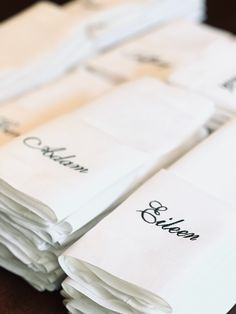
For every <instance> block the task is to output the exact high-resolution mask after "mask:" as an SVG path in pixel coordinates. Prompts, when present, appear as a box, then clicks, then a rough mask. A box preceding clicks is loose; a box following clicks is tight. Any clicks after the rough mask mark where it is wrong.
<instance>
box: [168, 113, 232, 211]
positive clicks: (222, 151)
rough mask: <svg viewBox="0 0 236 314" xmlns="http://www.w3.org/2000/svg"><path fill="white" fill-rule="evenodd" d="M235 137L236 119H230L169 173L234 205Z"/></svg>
mask: <svg viewBox="0 0 236 314" xmlns="http://www.w3.org/2000/svg"><path fill="white" fill-rule="evenodd" d="M235 137H236V120H235V119H233V120H232V121H231V122H229V123H227V124H226V125H225V126H223V127H221V128H220V129H219V130H218V131H217V132H215V133H213V134H212V135H211V136H210V137H208V138H207V139H206V140H205V141H203V142H202V143H201V144H199V145H198V146H196V147H195V148H194V149H193V150H192V151H191V152H189V153H188V154H186V155H185V156H184V157H182V158H181V159H180V160H179V161H178V162H176V163H175V164H174V165H173V166H172V167H171V170H172V171H173V172H175V173H176V174H177V175H178V176H181V177H182V178H184V179H186V180H188V181H189V182H191V183H193V184H194V185H196V186H201V188H202V189H204V190H205V191H206V192H208V193H209V194H212V195H215V196H217V197H218V198H221V199H222V200H224V201H225V202H229V203H231V204H233V205H234V206H236V194H235V182H236V170H235V167H234V160H235V158H236V151H235V149H234V142H235ZM206 173H207V175H206Z"/></svg>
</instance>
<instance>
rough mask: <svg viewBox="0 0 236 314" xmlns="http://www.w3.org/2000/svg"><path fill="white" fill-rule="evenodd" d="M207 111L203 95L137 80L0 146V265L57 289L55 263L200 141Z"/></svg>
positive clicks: (41, 286)
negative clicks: (60, 256)
mask: <svg viewBox="0 0 236 314" xmlns="http://www.w3.org/2000/svg"><path fill="white" fill-rule="evenodd" d="M213 109H214V108H213V104H212V102H211V101H210V100H208V99H205V98H203V97H202V96H198V95H195V94H194V93H191V92H186V91H185V90H182V89H179V88H176V87H171V86H168V85H166V84H164V83H162V82H160V81H158V80H156V79H152V78H143V79H140V80H138V81H135V82H131V83H126V84H124V85H122V86H120V87H117V88H115V89H114V90H112V91H111V92H109V93H107V94H106V95H104V96H102V97H100V98H99V99H98V100H94V101H93V102H90V103H89V104H87V105H86V106H83V107H81V108H79V109H77V110H76V111H74V112H72V113H68V114H65V115H63V116H62V117H59V118H57V119H55V120H52V121H51V122H50V123H47V124H44V125H43V126H41V127H39V128H35V129H34V130H32V131H31V132H28V133H25V134H23V135H22V136H19V137H18V138H17V139H15V140H12V141H11V142H10V143H8V144H6V145H3V146H2V148H1V154H0V164H1V167H0V189H1V194H0V216H1V220H0V225H1V228H0V243H1V246H2V249H1V253H0V254H1V258H0V265H1V266H3V267H5V268H6V269H9V270H10V271H12V272H14V273H16V274H18V275H20V276H22V277H23V278H25V279H26V280H27V281H28V282H30V283H31V284H32V285H33V286H34V287H36V288H37V289H39V290H44V289H48V290H54V289H56V288H57V287H58V285H59V283H60V282H61V280H62V278H63V272H62V270H61V269H60V267H59V265H58V260H57V257H58V256H59V255H60V254H61V253H62V252H63V251H64V250H65V249H66V248H67V247H68V246H69V245H70V244H71V243H73V242H74V241H75V240H76V239H78V238H79V237H80V236H81V235H83V234H84V233H85V232H87V231H88V230H89V229H90V228H91V227H92V226H93V225H94V224H95V223H97V222H98V221H99V220H100V219H101V218H103V217H104V216H105V215H106V214H107V213H108V212H109V211H110V210H112V209H113V208H114V207H115V206H117V205H118V204H119V203H120V202H122V201H123V200H124V199H125V198H126V197H127V196H128V195H129V194H130V193H131V192H132V191H133V190H134V189H136V188H137V187H138V186H139V185H140V184H141V183H142V182H143V181H144V180H145V179H147V178H148V177H150V176H151V175H152V174H153V173H155V172H156V171H158V170H159V169H161V168H162V167H164V166H167V165H169V164H171V163H172V162H173V161H175V160H176V158H178V157H179V156H180V155H182V154H183V153H185V152H186V151H187V150H188V149H190V148H191V147H192V146H193V145H195V144H196V143H197V142H199V141H200V140H201V139H202V138H203V137H204V136H205V135H206V133H205V131H204V125H205V124H206V123H207V121H208V119H209V118H210V117H211V116H212V114H213V111H214V110H213ZM90 249H91V250H93V246H91V248H90Z"/></svg>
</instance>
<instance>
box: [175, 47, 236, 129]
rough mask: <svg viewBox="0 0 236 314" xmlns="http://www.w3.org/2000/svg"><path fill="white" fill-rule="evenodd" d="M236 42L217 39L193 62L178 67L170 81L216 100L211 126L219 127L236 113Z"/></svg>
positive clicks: (212, 127) (213, 127)
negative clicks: (216, 41) (222, 41)
mask: <svg viewBox="0 0 236 314" xmlns="http://www.w3.org/2000/svg"><path fill="white" fill-rule="evenodd" d="M235 53H236V44H235V41H233V42H227V43H226V42H225V43H221V44H219V43H214V44H213V45H212V46H211V47H209V49H207V50H206V51H203V52H202V54H200V55H199V59H198V60H195V61H194V62H193V63H191V64H188V65H186V66H183V67H181V68H180V69H177V70H176V72H174V73H172V75H171V76H170V82H172V83H174V84H176V85H179V86H183V87H185V88H188V89H191V90H194V91H196V92H198V93H200V94H203V95H205V96H208V97H209V98H211V99H212V100H213V101H214V102H215V103H216V113H215V115H214V117H213V119H212V120H211V121H210V124H209V127H210V128H211V129H213V130H215V129H217V128H218V127H219V126H221V125H222V124H223V123H225V122H226V121H228V120H229V119H230V118H232V117H234V116H235V114H236V106H235V102H236V88H235V87H236V76H235V75H236V62H235Z"/></svg>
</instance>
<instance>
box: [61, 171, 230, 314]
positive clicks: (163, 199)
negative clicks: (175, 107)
mask: <svg viewBox="0 0 236 314" xmlns="http://www.w3.org/2000/svg"><path fill="white" fill-rule="evenodd" d="M205 174H206V172H205ZM235 218H236V211H235V206H232V205H230V204H229V203H227V202H223V201H221V200H220V199H218V198H216V197H213V196H211V195H209V194H207V193H206V192H205V191H204V190H201V189H199V188H197V187H195V186H194V185H192V184H190V183H189V182H188V181H185V180H183V179H182V178H179V177H177V176H175V175H173V174H172V173H171V171H161V172H160V173H159V174H157V175H156V176H154V177H153V178H152V179H150V180H149V181H147V182H146V183H145V184H144V185H143V186H142V187H141V188H140V189H138V190H137V191H136V192H135V193H133V194H132V195H131V196H130V197H129V198H128V199H127V200H126V201H125V202H124V203H123V204H121V205H120V206H119V207H118V208H117V209H116V210H115V211H114V212H112V213H111V214H110V215H108V216H107V217H106V218H104V219H103V221H101V222H100V223H99V224H98V225H96V226H95V227H94V228H93V229H92V230H90V231H89V232H88V233H87V234H86V235H85V236H84V237H82V238H81V239H80V240H79V241H77V242H76V243H75V244H74V245H73V246H72V247H70V248H69V249H68V250H67V251H66V252H64V253H63V255H62V256H61V257H60V258H59V261H60V265H61V266H62V268H63V269H64V270H65V272H66V273H67V275H68V276H69V278H67V279H66V281H65V282H64V283H63V288H64V292H63V295H64V296H65V298H66V300H65V304H66V306H67V308H68V310H69V311H70V312H71V313H73V312H74V311H75V312H76V311H78V312H79V313H85V314H86V313H95V312H96V313H97V311H98V313H122V314H131V313H132V314H157V313H173V314H189V313H193V314H199V313H201V314H209V313H215V314H222V313H226V312H227V311H228V310H229V309H230V308H231V307H232V305H233V304H234V302H235V290H234V287H235V282H236V275H235V271H234V270H235V262H236V250H235V249H236V246H235V236H236V231H235V228H234V225H235ZM89 300H91V301H89ZM104 308H105V310H103V309H104ZM92 309H94V311H93V310H92Z"/></svg>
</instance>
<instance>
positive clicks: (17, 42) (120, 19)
mask: <svg viewBox="0 0 236 314" xmlns="http://www.w3.org/2000/svg"><path fill="white" fill-rule="evenodd" d="M173 6H175V9H174V10H173ZM170 8H171V9H170ZM202 11H203V4H202V1H198V0H191V1H190V0H185V1H181V3H180V4H179V2H177V1H174V0H169V1H166V0H165V1H163V0H162V1H160V0H135V1H131V0H130V1H126V0H114V1H110V0H109V1H108V0H101V1H89V0H88V1H86V0H84V1H74V2H72V3H70V4H69V5H65V6H59V5H55V4H52V3H50V2H39V3H37V4H35V5H34V6H32V7H31V8H29V9H28V10H26V11H24V12H23V13H20V14H18V15H17V16H15V17H13V18H11V19H10V20H9V21H6V22H4V23H2V24H1V27H0V42H1V55H0V102H3V101H6V100H8V99H10V98H13V97H15V96H18V95H21V94H23V93H25V92H27V91H29V90H30V89H33V88H36V87H38V86H40V85H43V84H46V83H48V82H50V81H51V80H53V79H55V78H57V77H59V76H61V75H63V74H64V73H65V72H66V71H67V70H68V69H70V68H72V67H74V66H77V65H78V64H81V62H82V61H83V60H85V59H87V58H88V57H91V56H93V55H95V54H96V53H97V52H98V51H100V50H101V49H105V48H108V47H111V46H112V45H114V44H117V43H118V42H120V41H122V40H124V39H127V38H129V37H131V36H134V35H136V34H138V33H140V32H144V31H145V30H147V29H149V28H150V27H153V26H156V25H159V24H161V23H163V22H166V21H168V20H171V19H174V18H178V17H189V18H190V19H195V18H196V17H197V19H199V16H201V15H202Z"/></svg>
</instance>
